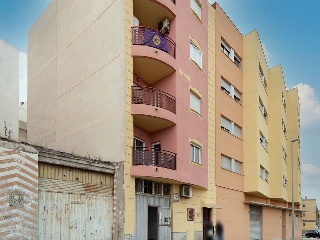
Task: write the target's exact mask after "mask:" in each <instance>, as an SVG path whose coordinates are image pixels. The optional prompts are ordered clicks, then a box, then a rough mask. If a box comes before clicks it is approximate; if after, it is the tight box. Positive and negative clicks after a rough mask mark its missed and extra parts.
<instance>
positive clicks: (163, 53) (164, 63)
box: [131, 26, 177, 85]
mask: <svg viewBox="0 0 320 240" xmlns="http://www.w3.org/2000/svg"><path fill="white" fill-rule="evenodd" d="M175 52H176V45H175V42H174V41H173V40H172V39H171V38H169V37H168V36H166V35H164V34H162V33H161V32H159V31H158V30H155V29H152V28H148V27H143V26H136V27H132V47H131V55H132V57H133V71H134V73H135V74H136V75H137V76H139V78H141V79H142V80H143V81H145V82H146V83H148V84H149V85H151V84H154V83H155V82H157V81H159V80H161V79H163V78H165V77H167V76H168V75H170V74H172V73H173V72H175V71H176V68H177V67H176V61H175V59H174V57H175Z"/></svg>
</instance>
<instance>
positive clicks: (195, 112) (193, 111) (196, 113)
mask: <svg viewBox="0 0 320 240" xmlns="http://www.w3.org/2000/svg"><path fill="white" fill-rule="evenodd" d="M189 111H190V112H192V113H194V114H195V115H197V116H198V117H199V118H202V115H201V114H200V113H198V112H197V111H195V110H193V109H192V108H189Z"/></svg>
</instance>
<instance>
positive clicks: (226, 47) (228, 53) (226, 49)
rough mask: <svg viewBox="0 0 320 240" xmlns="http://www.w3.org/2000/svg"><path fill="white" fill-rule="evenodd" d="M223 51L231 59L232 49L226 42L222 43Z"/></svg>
mask: <svg viewBox="0 0 320 240" xmlns="http://www.w3.org/2000/svg"><path fill="white" fill-rule="evenodd" d="M221 51H222V52H223V53H224V54H225V55H227V56H228V57H230V53H231V48H230V47H228V45H227V44H226V43H225V42H223V41H221Z"/></svg>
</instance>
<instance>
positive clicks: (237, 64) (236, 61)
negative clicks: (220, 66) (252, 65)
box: [233, 55, 241, 68]
mask: <svg viewBox="0 0 320 240" xmlns="http://www.w3.org/2000/svg"><path fill="white" fill-rule="evenodd" d="M233 62H234V64H235V65H236V66H237V67H238V68H240V62H241V61H240V58H239V57H237V56H236V55H234V58H233Z"/></svg>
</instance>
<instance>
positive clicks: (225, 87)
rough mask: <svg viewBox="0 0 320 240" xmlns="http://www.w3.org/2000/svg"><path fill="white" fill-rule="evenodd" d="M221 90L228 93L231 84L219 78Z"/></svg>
mask: <svg viewBox="0 0 320 240" xmlns="http://www.w3.org/2000/svg"><path fill="white" fill-rule="evenodd" d="M221 90H222V91H224V92H225V93H226V94H228V95H230V93H231V85H230V84H229V83H227V82H226V81H225V80H223V79H222V78H221Z"/></svg>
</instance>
